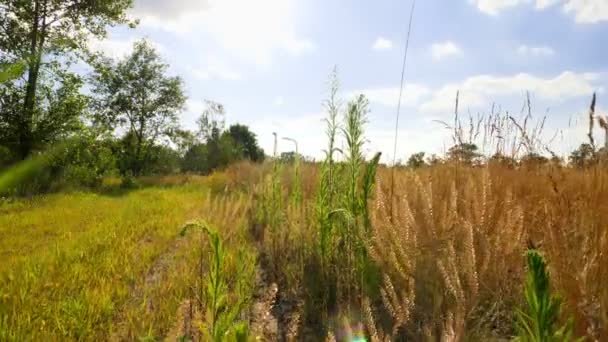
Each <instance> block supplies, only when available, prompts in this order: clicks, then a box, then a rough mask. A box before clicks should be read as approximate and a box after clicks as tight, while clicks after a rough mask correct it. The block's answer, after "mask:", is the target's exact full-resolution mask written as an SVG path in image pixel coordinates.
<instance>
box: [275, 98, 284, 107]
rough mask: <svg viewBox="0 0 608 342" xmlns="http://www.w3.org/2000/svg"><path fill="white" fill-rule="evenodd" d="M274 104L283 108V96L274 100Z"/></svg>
mask: <svg viewBox="0 0 608 342" xmlns="http://www.w3.org/2000/svg"><path fill="white" fill-rule="evenodd" d="M272 103H273V104H274V105H275V106H277V107H281V106H283V105H284V104H285V99H284V98H283V96H277V97H275V98H274V101H273V102H272Z"/></svg>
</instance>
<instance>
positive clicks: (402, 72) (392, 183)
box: [390, 0, 416, 220]
mask: <svg viewBox="0 0 608 342" xmlns="http://www.w3.org/2000/svg"><path fill="white" fill-rule="evenodd" d="M415 6H416V0H412V9H411V10H410V21H409V23H408V25H407V37H406V39H405V51H404V52H403V65H402V66H401V85H400V88H399V100H398V102H397V116H396V118H395V143H394V145H393V165H392V166H393V168H392V170H391V200H390V206H391V207H390V208H391V220H392V218H393V193H394V188H395V162H396V160H397V140H398V137H399V115H400V114H401V97H402V96H403V81H404V80H405V63H406V62H407V50H408V49H409V46H410V33H411V32H412V21H413V19H414V9H415Z"/></svg>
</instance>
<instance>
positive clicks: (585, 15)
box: [563, 0, 608, 24]
mask: <svg viewBox="0 0 608 342" xmlns="http://www.w3.org/2000/svg"><path fill="white" fill-rule="evenodd" d="M563 10H564V12H566V13H570V12H574V14H575V18H576V22H578V23H589V24H592V23H597V22H600V21H604V20H608V1H606V0H569V1H567V2H566V4H564V6H563Z"/></svg>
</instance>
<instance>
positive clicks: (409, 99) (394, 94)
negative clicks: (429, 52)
mask: <svg viewBox="0 0 608 342" xmlns="http://www.w3.org/2000/svg"><path fill="white" fill-rule="evenodd" d="M430 93H431V91H430V89H428V88H427V87H425V86H423V85H420V84H407V85H405V87H404V88H403V95H402V97H401V104H403V105H410V106H415V105H417V104H419V103H420V100H421V99H422V98H423V97H424V96H427V95H429V94H430ZM356 94H364V95H365V96H366V97H367V98H368V99H369V100H370V102H372V103H377V104H380V105H383V106H387V107H395V106H397V102H398V100H399V87H385V88H368V89H361V90H356V91H351V92H349V96H348V97H352V96H354V95H356Z"/></svg>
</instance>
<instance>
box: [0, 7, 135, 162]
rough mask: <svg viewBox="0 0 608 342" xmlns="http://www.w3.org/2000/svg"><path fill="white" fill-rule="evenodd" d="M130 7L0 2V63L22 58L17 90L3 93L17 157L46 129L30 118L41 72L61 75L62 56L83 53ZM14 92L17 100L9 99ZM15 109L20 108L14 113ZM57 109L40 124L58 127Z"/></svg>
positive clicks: (36, 114) (63, 68) (23, 155)
mask: <svg viewBox="0 0 608 342" xmlns="http://www.w3.org/2000/svg"><path fill="white" fill-rule="evenodd" d="M131 5H132V0H96V1H89V0H4V1H2V3H1V4H0V51H3V52H4V53H3V54H2V56H1V57H0V63H9V64H10V63H15V62H23V63H24V67H23V69H24V70H25V75H26V77H25V79H24V80H23V82H20V84H19V86H18V89H16V90H15V89H13V90H12V91H10V92H9V93H10V94H9V95H10V96H9V98H10V105H9V106H8V111H10V112H11V113H12V114H11V115H12V116H14V117H12V118H11V119H12V121H10V124H11V128H10V129H12V130H14V131H15V132H14V133H13V135H14V137H13V139H14V141H12V143H13V144H14V146H15V147H16V153H17V156H18V157H19V158H20V159H24V158H26V157H27V156H28V155H29V154H30V152H31V151H32V150H33V149H35V148H36V146H35V145H36V143H38V142H39V141H40V140H41V139H40V136H41V134H43V133H44V134H45V133H48V131H45V130H42V131H39V130H37V128H38V124H37V122H36V119H37V117H39V116H40V115H41V114H40V111H41V110H40V108H39V107H40V106H41V103H44V102H45V101H40V99H39V97H40V92H41V90H42V91H44V89H41V88H40V85H41V79H42V78H44V76H45V74H47V79H48V75H54V74H57V73H65V71H66V70H67V66H66V64H67V63H68V62H69V57H68V55H67V54H69V53H70V52H83V51H86V45H87V42H88V40H89V39H90V38H92V37H97V38H103V37H104V36H105V35H106V27H107V26H109V25H115V24H118V23H125V22H126V21H127V19H126V15H125V11H126V9H127V8H129V7H130V6H131ZM71 77H73V75H72V76H71ZM68 78H69V77H68ZM17 83H19V82H17ZM59 84H61V83H59ZM15 86H17V85H15ZM47 89H48V88H47ZM50 89H55V87H53V86H51V87H50ZM15 92H16V93H15ZM17 94H18V95H17ZM3 95H6V94H3ZM16 95H17V97H18V99H15V98H14V97H15V96H16ZM47 100H48V99H47ZM4 106H5V105H3V108H2V111H3V112H4V111H5V108H4ZM15 107H20V108H19V110H18V111H17V110H16V108H15ZM58 113H59V112H57V111H46V112H45V115H48V116H49V117H48V118H46V119H45V122H46V123H49V122H52V124H50V125H46V126H45V128H48V129H54V128H56V127H57V126H61V123H62V122H63V120H62V119H60V118H55V117H54V116H55V115H57V114H58ZM4 116H7V115H6V114H4ZM5 126H6V123H5ZM3 129H5V128H4V127H3ZM53 134H54V131H53ZM42 140H47V139H42Z"/></svg>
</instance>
